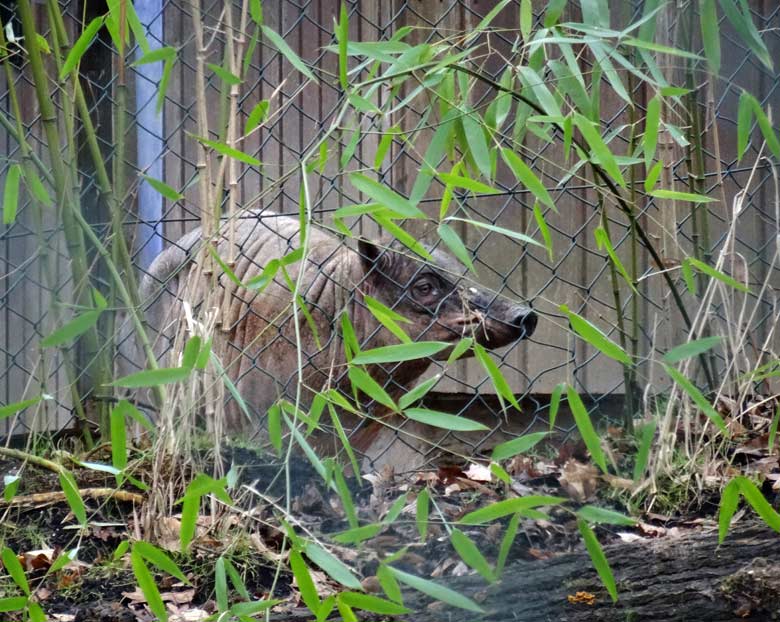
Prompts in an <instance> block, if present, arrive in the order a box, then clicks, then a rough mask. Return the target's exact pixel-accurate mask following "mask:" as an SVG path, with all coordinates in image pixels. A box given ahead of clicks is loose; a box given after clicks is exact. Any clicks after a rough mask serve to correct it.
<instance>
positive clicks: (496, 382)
mask: <svg viewBox="0 0 780 622" xmlns="http://www.w3.org/2000/svg"><path fill="white" fill-rule="evenodd" d="M474 354H475V355H476V357H477V359H478V360H479V362H480V363H481V364H482V367H484V369H485V371H486V372H487V373H488V376H490V381H491V382H492V383H493V386H494V387H495V389H496V392H497V393H498V399H499V401H500V402H501V406H502V408H505V404H504V400H507V401H508V402H509V403H510V404H512V406H514V407H515V408H516V409H517V410H519V411H520V410H522V408H520V404H519V403H518V402H517V398H516V397H515V394H514V392H513V391H512V388H511V387H510V386H509V383H508V382H507V380H506V378H504V374H502V373H501V370H500V369H499V368H498V365H496V363H495V361H493V359H492V358H490V355H489V354H488V353H487V351H486V350H485V348H483V347H482V346H481V345H479V344H478V343H475V344H474Z"/></svg>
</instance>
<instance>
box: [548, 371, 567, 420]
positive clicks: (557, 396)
mask: <svg viewBox="0 0 780 622" xmlns="http://www.w3.org/2000/svg"><path fill="white" fill-rule="evenodd" d="M565 388H566V383H565V382H561V383H560V384H557V385H555V388H554V389H553V391H552V393H551V394H550V415H549V417H550V430H552V429H553V428H554V427H555V419H556V417H557V416H558V408H559V407H560V405H561V394H562V393H563V390H564V389H565Z"/></svg>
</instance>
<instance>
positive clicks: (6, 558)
mask: <svg viewBox="0 0 780 622" xmlns="http://www.w3.org/2000/svg"><path fill="white" fill-rule="evenodd" d="M2 559H3V566H5V569H6V571H7V572H8V575H9V576H10V577H11V578H12V579H13V581H14V583H16V585H17V587H18V588H19V589H20V590H22V592H24V593H25V594H27V596H29V595H30V585H29V584H28V583H27V577H26V576H25V575H24V568H22V564H21V563H19V558H18V557H16V553H14V552H13V551H12V550H11V549H9V548H8V547H7V546H6V547H3V552H2Z"/></svg>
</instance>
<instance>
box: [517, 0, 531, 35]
mask: <svg viewBox="0 0 780 622" xmlns="http://www.w3.org/2000/svg"><path fill="white" fill-rule="evenodd" d="M533 24H534V14H533V7H532V6H531V0H521V2H520V34H521V35H522V36H523V41H525V42H526V43H528V38H529V37H530V36H531V28H533Z"/></svg>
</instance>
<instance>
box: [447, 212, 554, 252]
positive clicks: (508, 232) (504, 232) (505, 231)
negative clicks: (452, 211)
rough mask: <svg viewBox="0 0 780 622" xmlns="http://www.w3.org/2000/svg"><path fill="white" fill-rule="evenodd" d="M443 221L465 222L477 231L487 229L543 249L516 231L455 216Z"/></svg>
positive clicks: (537, 243) (530, 238)
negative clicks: (477, 229)
mask: <svg viewBox="0 0 780 622" xmlns="http://www.w3.org/2000/svg"><path fill="white" fill-rule="evenodd" d="M445 221H447V222H452V221H457V222H465V223H468V224H470V225H472V226H474V227H477V228H479V229H487V230H488V231H493V232H495V233H500V234H501V235H505V236H506V237H508V238H512V239H513V240H517V241H518V242H520V243H522V244H533V245H535V246H539V247H541V248H544V246H543V245H542V244H540V243H539V242H537V241H536V240H534V239H533V238H532V237H530V236H528V235H525V234H524V233H519V232H517V231H512V230H511V229H504V227H499V226H497V225H491V224H489V223H486V222H479V221H478V220H470V219H468V218H456V217H455V216H449V217H447V218H445Z"/></svg>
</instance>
